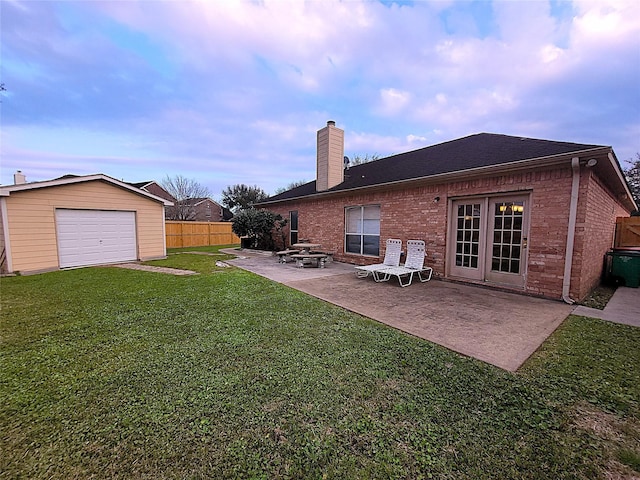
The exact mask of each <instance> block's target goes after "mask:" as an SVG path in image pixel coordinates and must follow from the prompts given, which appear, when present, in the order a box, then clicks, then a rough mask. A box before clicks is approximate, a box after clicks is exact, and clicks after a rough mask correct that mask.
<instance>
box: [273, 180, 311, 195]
mask: <svg viewBox="0 0 640 480" xmlns="http://www.w3.org/2000/svg"><path fill="white" fill-rule="evenodd" d="M305 183H307V181H306V180H298V181H297V182H291V183H290V184H289V185H287V186H286V187H278V188H276V191H275V194H274V195H278V194H280V193H284V192H287V191H289V190H293V189H294V188H296V187H299V186H301V185H304V184H305Z"/></svg>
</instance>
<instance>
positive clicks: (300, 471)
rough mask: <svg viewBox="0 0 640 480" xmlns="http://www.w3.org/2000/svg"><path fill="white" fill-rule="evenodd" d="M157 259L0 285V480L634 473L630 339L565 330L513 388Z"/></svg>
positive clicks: (224, 276)
mask: <svg viewBox="0 0 640 480" xmlns="http://www.w3.org/2000/svg"><path fill="white" fill-rule="evenodd" d="M208 251H209V252H210V253H216V251H215V249H210V250H208ZM174 253H176V254H175V255H170V256H169V258H168V259H167V260H164V261H158V262H152V263H153V264H156V265H163V266H176V267H179V268H188V269H191V270H196V271H198V272H199V273H200V274H199V275H194V276H182V277H178V276H171V275H164V274H160V273H150V272H142V271H134V270H124V269H120V268H85V269H78V270H69V271H62V272H55V273H48V274H44V275H35V276H26V277H14V278H3V279H1V288H2V298H1V301H2V322H1V323H0V335H1V336H0V338H1V342H2V348H1V350H0V395H1V399H2V401H1V402H0V452H1V455H0V478H12V479H13V478H25V479H27V478H28V479H44V478H47V479H49V478H64V479H67V478H189V479H197V478H220V479H224V478H254V479H267V478H268V479H278V478H283V479H284V478H287V479H288V478H291V479H298V478H311V479H322V478H328V479H331V478H340V479H342V478H345V479H368V478H372V479H374V478H375V479H378V478H407V479H419V478H436V479H545V480H547V479H592V478H633V476H634V475H635V476H638V475H640V472H638V471H637V469H638V452H639V451H640V420H639V419H640V403H639V399H640V356H639V355H638V354H637V352H638V350H637V349H638V345H640V329H638V328H634V327H630V326H625V325H615V324H612V323H606V322H602V321H599V320H594V319H587V318H584V317H569V319H568V320H567V321H566V322H565V323H564V324H563V325H562V326H561V327H560V328H559V329H558V331H557V332H556V333H555V334H554V335H553V336H552V337H551V338H550V339H549V341H548V342H546V343H545V344H544V345H543V347H542V348H541V349H540V350H539V352H538V353H536V355H534V357H533V358H532V359H531V360H530V361H529V362H528V363H527V364H526V365H525V366H524V367H523V369H522V370H521V371H520V372H519V373H517V374H512V373H508V372H505V371H502V370H500V369H498V368H495V367H492V366H490V365H487V364H484V363H482V362H480V361H476V360H473V359H469V358H466V357H463V356H461V355H458V354H455V353H453V352H450V351H448V350H446V349H444V348H442V347H439V346H437V345H434V344H432V343H429V342H427V341H424V340H420V339H417V338H414V337H411V336H409V335H406V334H404V333H402V332H399V331H397V330H394V329H391V328H389V327H387V326H385V325H381V324H378V323H376V322H374V321H371V320H368V319H366V318H363V317H361V316H358V315H355V314H352V313H349V312H347V311H345V310H343V309H341V308H338V307H335V306H332V305H329V304H327V303H324V302H322V301H320V300H317V299H314V298H312V297H309V296H307V295H305V294H303V293H300V292H298V291H296V290H292V289H290V288H288V287H286V286H283V285H280V284H276V283H274V282H271V281H269V280H266V279H263V278H261V277H258V276H256V275H253V274H250V273H247V272H244V271H241V270H238V269H236V268H219V267H216V264H215V262H216V260H220V259H221V258H224V257H223V256H219V255H197V254H184V253H179V252H174Z"/></svg>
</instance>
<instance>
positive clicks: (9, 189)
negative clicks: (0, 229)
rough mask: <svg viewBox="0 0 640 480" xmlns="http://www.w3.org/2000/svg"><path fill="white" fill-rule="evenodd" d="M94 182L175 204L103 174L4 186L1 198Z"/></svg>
mask: <svg viewBox="0 0 640 480" xmlns="http://www.w3.org/2000/svg"><path fill="white" fill-rule="evenodd" d="M92 181H102V182H106V183H109V184H111V185H114V186H116V187H119V188H123V189H125V190H128V191H130V192H132V193H135V194H136V195H142V196H144V197H147V198H149V199H151V200H155V201H156V202H160V203H163V204H164V205H166V206H171V205H173V202H170V201H168V200H165V199H164V198H161V197H158V196H156V195H153V194H151V193H149V192H146V191H144V190H141V189H139V188H137V187H134V186H132V185H131V184H129V183H126V182H121V181H120V180H116V179H115V178H112V177H109V176H108V175H104V174H103V173H96V174H94V175H71V174H69V175H63V176H62V177H58V178H54V179H53V180H44V181H41V182H28V183H19V184H16V185H3V186H0V197H8V196H9V195H11V194H12V193H14V192H21V191H25V190H34V189H37V188H49V187H59V186H62V185H72V184H75V183H83V182H92Z"/></svg>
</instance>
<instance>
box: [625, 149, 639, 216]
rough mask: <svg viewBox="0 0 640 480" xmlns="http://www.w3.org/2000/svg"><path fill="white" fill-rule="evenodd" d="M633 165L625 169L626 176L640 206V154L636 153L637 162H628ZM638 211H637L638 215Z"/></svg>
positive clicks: (634, 197)
mask: <svg viewBox="0 0 640 480" xmlns="http://www.w3.org/2000/svg"><path fill="white" fill-rule="evenodd" d="M627 162H629V163H630V164H631V166H630V167H629V168H628V169H626V170H625V169H623V172H624V176H625V177H627V183H628V184H629V189H630V190H631V194H632V195H633V199H634V200H635V201H636V205H638V206H640V153H636V160H635V161H632V160H627ZM637 212H638V211H636V213H637Z"/></svg>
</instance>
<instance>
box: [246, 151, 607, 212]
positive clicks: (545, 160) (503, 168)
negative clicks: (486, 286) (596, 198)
mask: <svg viewBox="0 0 640 480" xmlns="http://www.w3.org/2000/svg"><path fill="white" fill-rule="evenodd" d="M610 151H611V147H596V148H590V149H587V150H580V151H578V152H571V153H561V154H558V155H550V156H547V157H538V158H529V159H526V160H518V161H516V162H509V163H504V164H500V165H490V166H488V167H476V168H469V169H466V170H458V171H455V172H446V173H439V174H436V175H429V176H426V177H417V178H407V179H403V180H395V181H393V182H383V183H376V184H373V185H364V186H362V187H354V188H347V189H344V190H329V191H324V192H318V193H314V194H311V195H302V196H299V197H291V198H283V199H281V200H273V201H265V202H259V203H256V204H255V206H262V205H274V204H277V203H285V202H292V201H297V200H311V199H316V198H318V197H326V196H329V195H343V194H345V193H353V192H358V191H361V190H369V189H374V188H384V187H393V186H396V185H402V184H407V183H416V182H423V181H425V180H429V181H430V182H431V183H442V182H445V181H451V180H455V179H457V178H465V177H467V176H469V175H474V174H477V175H489V174H496V173H507V172H512V171H517V170H521V169H523V168H527V167H531V166H535V167H545V166H553V165H557V164H558V159H562V158H563V157H565V158H566V157H567V156H568V155H580V156H587V155H597V154H599V153H607V154H608V153H609V152H610Z"/></svg>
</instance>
